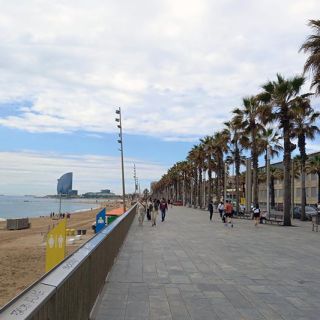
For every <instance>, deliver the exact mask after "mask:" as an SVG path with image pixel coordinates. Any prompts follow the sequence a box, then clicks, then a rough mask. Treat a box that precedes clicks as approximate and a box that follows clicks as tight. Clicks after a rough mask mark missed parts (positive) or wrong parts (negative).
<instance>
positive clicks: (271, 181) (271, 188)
mask: <svg viewBox="0 0 320 320" xmlns="http://www.w3.org/2000/svg"><path fill="white" fill-rule="evenodd" d="M270 197H271V209H274V207H275V205H276V203H275V202H276V201H275V194H274V176H271V177H270Z"/></svg>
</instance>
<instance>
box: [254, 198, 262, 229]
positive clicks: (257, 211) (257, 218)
mask: <svg viewBox="0 0 320 320" xmlns="http://www.w3.org/2000/svg"><path fill="white" fill-rule="evenodd" d="M260 213H261V210H260V208H259V204H258V203H257V204H256V207H255V208H254V209H253V218H254V226H255V227H257V226H258V223H259V221H260Z"/></svg>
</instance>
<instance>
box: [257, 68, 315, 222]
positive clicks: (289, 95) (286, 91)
mask: <svg viewBox="0 0 320 320" xmlns="http://www.w3.org/2000/svg"><path fill="white" fill-rule="evenodd" d="M304 81H305V79H304V77H300V76H296V77H293V78H291V79H284V78H283V77H282V76H281V75H280V74H277V80H276V81H269V82H268V83H266V84H265V85H264V86H262V88H263V90H264V91H263V92H262V93H261V94H260V99H261V101H263V102H264V103H266V106H269V108H270V109H272V113H273V115H274V117H275V118H276V119H277V120H278V121H279V123H280V128H281V129H282V130H283V131H282V132H283V134H282V135H283V144H284V146H283V149H284V155H283V165H284V201H283V205H284V221H283V225H284V226H291V214H290V209H291V188H290V185H291V178H290V166H291V152H292V151H293V150H294V147H295V146H294V145H293V144H292V143H291V141H290V137H291V133H292V122H293V114H292V105H293V104H294V103H295V99H296V97H297V95H298V94H299V92H300V90H301V87H302V85H303V84H304ZM308 96H309V94H306V95H302V96H301V98H305V97H308Z"/></svg>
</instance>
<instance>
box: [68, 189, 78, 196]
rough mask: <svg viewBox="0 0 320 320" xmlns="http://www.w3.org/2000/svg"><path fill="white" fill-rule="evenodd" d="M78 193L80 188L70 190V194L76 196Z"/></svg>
mask: <svg viewBox="0 0 320 320" xmlns="http://www.w3.org/2000/svg"><path fill="white" fill-rule="evenodd" d="M77 195H78V190H70V191H69V192H68V196H72V197H74V196H77Z"/></svg>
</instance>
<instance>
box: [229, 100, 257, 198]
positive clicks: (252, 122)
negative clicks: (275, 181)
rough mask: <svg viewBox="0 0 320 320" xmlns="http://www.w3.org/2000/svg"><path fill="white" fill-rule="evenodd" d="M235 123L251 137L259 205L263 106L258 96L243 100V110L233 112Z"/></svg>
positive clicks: (254, 188) (254, 196)
mask: <svg viewBox="0 0 320 320" xmlns="http://www.w3.org/2000/svg"><path fill="white" fill-rule="evenodd" d="M233 113H234V114H235V121H236V122H237V123H238V124H239V125H241V129H242V130H243V134H244V135H247V136H248V137H250V143H249V144H248V147H249V148H250V149H251V158H252V167H253V184H252V187H253V202H254V204H258V203H259V195H258V157H259V152H258V145H257V136H258V134H259V132H260V131H262V129H263V126H262V118H263V113H262V106H261V102H260V100H259V99H258V98H257V97H256V96H251V97H247V98H244V99H243V108H242V109H239V108H236V109H235V110H233Z"/></svg>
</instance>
